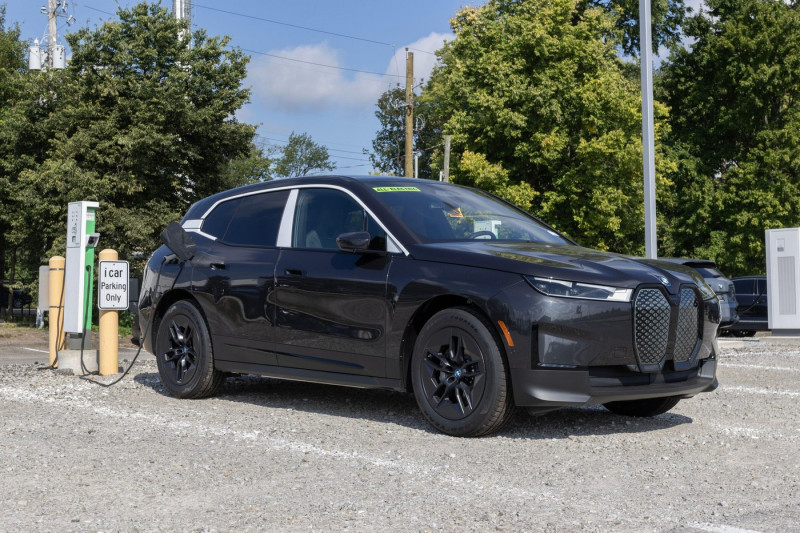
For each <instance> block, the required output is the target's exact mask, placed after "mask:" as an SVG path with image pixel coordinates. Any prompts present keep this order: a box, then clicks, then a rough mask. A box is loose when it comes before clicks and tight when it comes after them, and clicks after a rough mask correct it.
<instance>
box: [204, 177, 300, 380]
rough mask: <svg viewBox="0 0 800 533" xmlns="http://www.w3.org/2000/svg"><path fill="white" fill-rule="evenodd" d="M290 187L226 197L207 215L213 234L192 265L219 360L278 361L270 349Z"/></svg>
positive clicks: (206, 228)
mask: <svg viewBox="0 0 800 533" xmlns="http://www.w3.org/2000/svg"><path fill="white" fill-rule="evenodd" d="M289 193H290V191H289V190H279V191H266V192H259V193H258V194H249V195H244V196H241V197H237V198H233V199H226V200H225V201H223V202H221V203H220V204H218V205H216V206H215V207H214V208H212V210H211V211H210V212H209V214H208V215H207V216H206V217H205V219H204V222H203V226H202V228H201V231H202V233H203V234H205V235H207V236H208V237H211V238H212V239H211V242H209V243H208V244H207V245H204V246H203V247H202V251H201V252H200V253H198V254H197V256H195V258H194V259H193V261H192V263H193V265H194V270H193V274H192V275H193V288H194V290H195V294H196V295H197V297H198V301H200V303H201V305H202V307H203V310H204V312H205V315H206V318H207V320H208V325H209V329H210V330H211V334H212V338H213V339H214V356H215V358H216V359H218V360H219V361H236V362H240V363H249V364H261V365H275V364H277V356H276V355H275V354H274V353H272V352H270V351H269V350H268V349H266V348H265V344H266V343H267V341H268V340H270V339H271V338H272V331H273V329H274V326H275V306H274V305H273V304H272V298H273V290H274V281H275V263H276V261H277V259H278V254H279V252H278V249H277V247H276V242H277V235H278V231H279V228H280V223H281V219H282V216H283V211H284V208H285V206H286V201H287V198H288V197H289Z"/></svg>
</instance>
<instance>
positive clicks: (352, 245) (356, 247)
mask: <svg viewBox="0 0 800 533" xmlns="http://www.w3.org/2000/svg"><path fill="white" fill-rule="evenodd" d="M370 241H372V237H371V236H370V234H369V233H368V232H366V231H356V232H353V233H342V234H341V235H339V236H338V237H336V245H337V246H338V247H339V250H341V251H343V252H349V253H353V254H355V253H359V252H366V251H367V249H368V248H369V243H370Z"/></svg>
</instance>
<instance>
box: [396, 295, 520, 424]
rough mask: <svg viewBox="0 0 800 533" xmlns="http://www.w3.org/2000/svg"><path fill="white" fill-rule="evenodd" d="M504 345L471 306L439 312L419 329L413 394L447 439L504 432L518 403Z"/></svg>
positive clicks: (412, 374) (413, 372)
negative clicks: (509, 374) (503, 427)
mask: <svg viewBox="0 0 800 533" xmlns="http://www.w3.org/2000/svg"><path fill="white" fill-rule="evenodd" d="M500 346H501V345H500V342H499V340H498V339H497V337H496V336H495V335H494V334H493V333H492V329H491V325H490V324H489V323H488V322H487V321H486V320H485V319H484V318H483V317H481V316H479V315H477V314H476V313H474V312H473V311H472V310H470V309H467V308H453V309H445V310H444V311H440V312H439V313H436V314H435V315H434V316H433V317H431V319H430V320H429V321H428V322H427V323H426V324H425V326H424V327H423V328H422V331H420V334H419V336H418V337H417V341H416V343H415V345H414V354H413V356H412V360H411V383H412V386H413V388H414V396H415V398H416V400H417V405H419V408H420V410H421V411H422V414H423V415H424V416H425V418H426V419H427V420H428V422H429V423H430V424H431V425H432V426H433V427H435V428H436V429H438V430H439V431H441V432H442V433H446V434H448V435H452V436H456V437H478V436H480V435H485V434H487V433H491V432H493V431H497V430H499V429H500V428H501V427H502V426H503V425H504V424H505V423H506V422H507V421H508V420H509V419H510V418H511V415H512V414H513V409H514V400H513V397H512V395H511V386H510V383H509V379H508V370H507V368H506V364H505V362H504V360H503V355H502V352H501V347H500Z"/></svg>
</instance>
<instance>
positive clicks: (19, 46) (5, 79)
mask: <svg viewBox="0 0 800 533" xmlns="http://www.w3.org/2000/svg"><path fill="white" fill-rule="evenodd" d="M19 37H20V30H19V26H18V25H17V24H14V25H12V26H7V24H6V5H5V4H0V124H5V122H6V121H7V120H8V119H9V114H10V113H11V108H12V106H13V102H14V101H15V100H16V99H17V94H18V91H19V89H20V83H19V80H20V77H21V76H22V75H23V74H24V72H25V43H23V42H22V41H20V38H19ZM5 141H6V139H4V138H3V137H1V136H0V281H2V280H4V279H5V278H6V260H7V256H11V262H12V263H13V262H14V259H15V258H16V250H15V249H11V250H9V249H8V245H7V240H6V235H7V234H8V232H9V229H10V221H11V220H12V219H13V217H14V216H15V212H16V206H15V205H14V203H13V201H12V199H11V197H10V191H11V190H12V187H13V186H14V179H13V177H14V174H13V169H11V168H9V166H8V165H7V164H5V163H6V162H5V160H4V159H3V157H2V156H3V154H4V153H5V152H6V151H7V147H6V146H5Z"/></svg>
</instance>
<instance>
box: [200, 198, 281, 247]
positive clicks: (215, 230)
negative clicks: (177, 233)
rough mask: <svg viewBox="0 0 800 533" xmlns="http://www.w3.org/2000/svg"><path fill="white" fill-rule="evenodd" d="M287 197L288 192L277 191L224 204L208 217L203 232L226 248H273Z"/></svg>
mask: <svg viewBox="0 0 800 533" xmlns="http://www.w3.org/2000/svg"><path fill="white" fill-rule="evenodd" d="M288 197H289V191H276V192H268V193H261V194H254V195H251V196H244V197H242V198H237V199H235V200H230V201H228V202H223V203H221V204H219V205H218V206H217V207H216V208H215V209H214V211H212V212H211V213H209V215H208V216H207V217H206V220H205V222H204V223H203V232H204V233H208V234H209V235H213V236H215V237H217V238H218V239H219V240H220V241H222V242H224V243H226V244H234V245H239V246H267V247H273V246H275V245H276V243H277V240H278V229H279V227H280V223H281V217H282V216H283V209H284V207H285V206H286V199H287V198H288ZM228 204H230V205H228ZM226 221H227V223H226ZM223 227H224V229H223Z"/></svg>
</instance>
